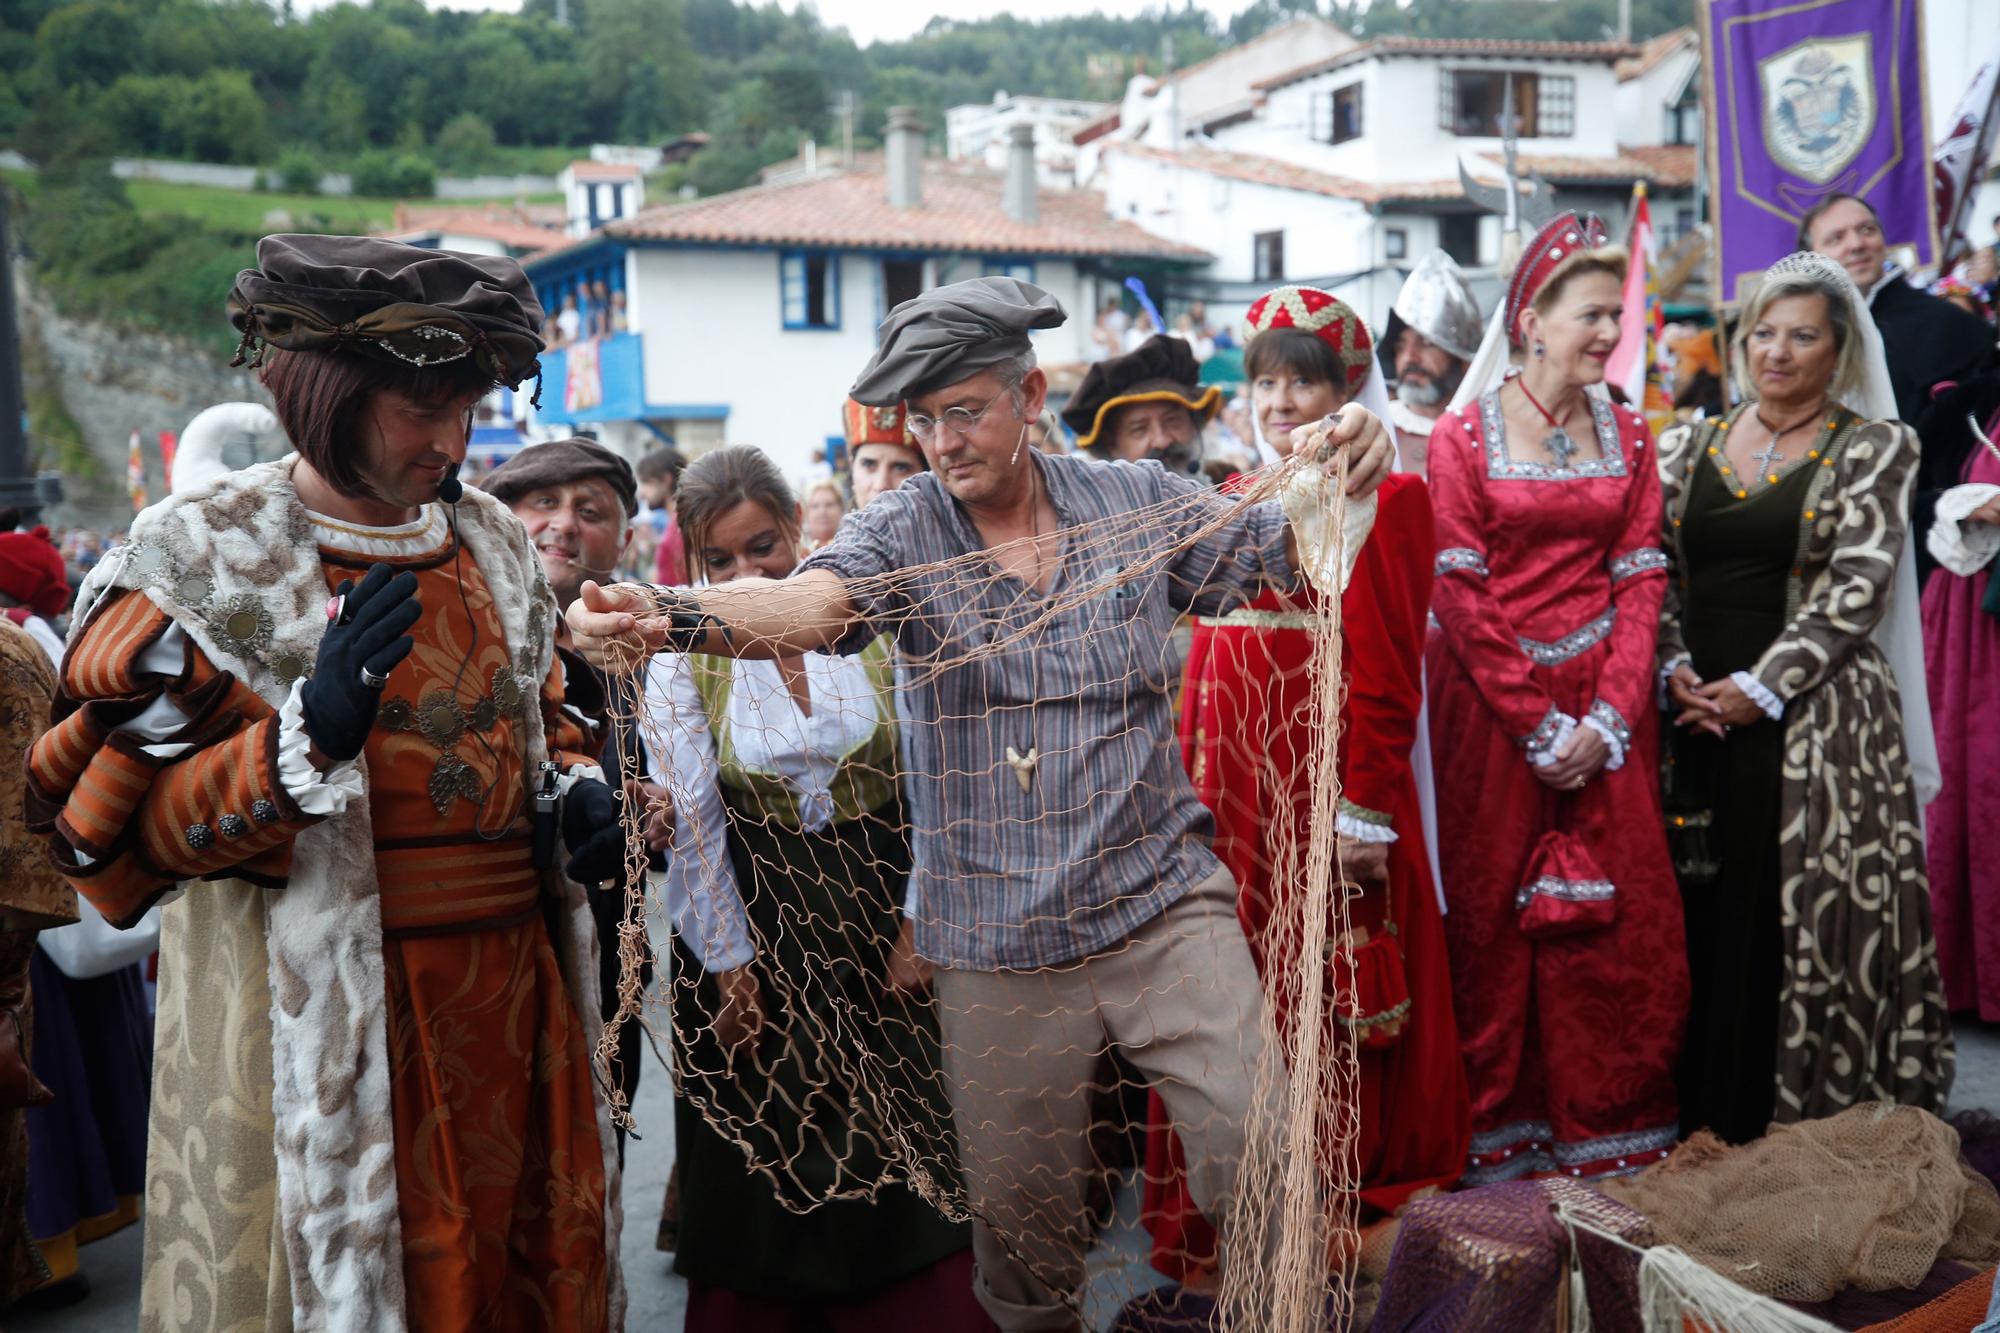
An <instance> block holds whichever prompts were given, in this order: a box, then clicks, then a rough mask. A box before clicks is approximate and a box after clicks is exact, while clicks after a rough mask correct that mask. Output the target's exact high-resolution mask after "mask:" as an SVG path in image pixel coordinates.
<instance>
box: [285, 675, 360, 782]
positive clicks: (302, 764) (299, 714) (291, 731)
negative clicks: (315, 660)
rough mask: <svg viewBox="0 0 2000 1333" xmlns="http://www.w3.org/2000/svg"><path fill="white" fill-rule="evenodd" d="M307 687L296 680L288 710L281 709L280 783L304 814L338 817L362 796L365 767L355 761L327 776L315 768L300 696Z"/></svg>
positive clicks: (336, 767)
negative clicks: (362, 769)
mask: <svg viewBox="0 0 2000 1333" xmlns="http://www.w3.org/2000/svg"><path fill="white" fill-rule="evenodd" d="M304 688H305V680H304V679H303V678H301V679H299V680H295V681H293V682H292V692H291V693H290V694H288V695H286V696H285V704H284V707H282V708H280V709H279V710H278V781H280V782H282V783H284V784H285V794H286V795H287V796H289V797H291V798H292V803H293V804H295V805H297V806H298V807H299V811H300V813H302V814H308V815H337V814H340V813H342V812H343V811H345V810H346V809H347V803H348V802H349V801H351V800H354V799H355V798H356V797H358V796H360V795H361V792H362V787H363V784H362V781H361V766H360V765H359V764H357V763H355V762H354V761H353V760H351V759H348V760H343V761H341V762H340V763H337V764H335V765H334V766H333V767H332V768H329V769H328V770H327V771H326V772H324V773H321V772H320V771H319V770H317V769H315V768H314V767H313V766H312V759H311V758H310V757H309V755H308V751H310V750H311V748H312V737H310V736H308V735H306V714H305V705H304V704H303V703H302V702H301V697H302V696H301V693H300V692H301V691H302V690H304Z"/></svg>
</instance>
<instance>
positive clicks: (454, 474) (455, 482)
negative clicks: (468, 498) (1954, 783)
mask: <svg viewBox="0 0 2000 1333" xmlns="http://www.w3.org/2000/svg"><path fill="white" fill-rule="evenodd" d="M464 496H465V483H464V482H462V481H460V480H459V479H458V464H456V463H450V464H447V465H446V466H445V470H444V478H443V480H441V481H439V482H438V499H440V500H442V501H444V502H445V503H446V504H448V505H455V504H457V503H458V502H459V501H460V500H461V499H463V498H464Z"/></svg>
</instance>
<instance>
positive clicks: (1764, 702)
mask: <svg viewBox="0 0 2000 1333" xmlns="http://www.w3.org/2000/svg"><path fill="white" fill-rule="evenodd" d="M1729 678H1730V679H1731V680H1733V681H1735V682H1736V688H1737V689H1739V690H1741V691H1743V693H1745V694H1747V695H1749V696H1750V702H1751V703H1753V704H1756V705H1757V706H1758V707H1759V708H1761V709H1763V710H1764V716H1765V717H1768V718H1770V719H1771V720H1772V721H1773V722H1779V721H1782V720H1783V719H1784V716H1785V701H1784V700H1783V699H1780V698H1779V697H1778V696H1777V695H1775V694H1773V693H1771V692H1770V691H1769V690H1767V689H1765V688H1764V682H1763V681H1761V680H1758V679H1757V678H1756V677H1755V676H1753V675H1751V674H1750V673H1749V672H1747V671H1732V672H1730V673H1729Z"/></svg>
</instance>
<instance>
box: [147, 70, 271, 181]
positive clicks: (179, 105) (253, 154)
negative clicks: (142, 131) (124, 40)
mask: <svg viewBox="0 0 2000 1333" xmlns="http://www.w3.org/2000/svg"><path fill="white" fill-rule="evenodd" d="M159 82H161V83H164V84H173V83H174V82H176V81H175V80H172V79H162V80H159ZM161 116H162V123H161V131H162V133H163V134H164V136H165V137H166V139H167V140H168V141H169V142H170V143H172V144H173V146H174V147H173V151H174V152H175V153H176V154H178V155H179V156H181V157H186V158H190V159H192V160H194V161H197V162H259V161H262V160H263V158H264V154H265V150H266V143H267V136H266V132H265V125H264V101H263V99H262V98H260V97H259V96H258V95H257V90H256V88H255V87H254V86H252V84H251V82H250V76H249V75H248V74H247V73H245V72H244V71H242V70H240V69H231V70H210V71H209V72H208V73H206V74H204V75H202V76H201V77H200V78H199V79H197V80H195V81H194V83H193V84H191V85H188V86H187V87H186V88H185V89H184V90H183V91H181V92H180V93H179V94H178V95H176V96H174V97H172V98H170V99H169V100H168V101H167V103H166V105H165V107H164V108H163V110H162V113H161Z"/></svg>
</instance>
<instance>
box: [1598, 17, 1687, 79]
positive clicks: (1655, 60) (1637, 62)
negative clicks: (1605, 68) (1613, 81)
mask: <svg viewBox="0 0 2000 1333" xmlns="http://www.w3.org/2000/svg"><path fill="white" fill-rule="evenodd" d="M1699 44H1700V39H1699V38H1697V37H1696V36H1695V31H1694V29H1693V28H1675V29H1674V30H1673V31H1672V32H1663V33H1661V34H1660V35H1659V36H1658V37H1654V38H1651V39H1649V40H1647V41H1645V42H1643V43H1641V44H1640V46H1639V54H1637V55H1635V56H1630V57H1627V58H1626V59H1624V60H1621V61H1619V62H1618V64H1617V66H1616V68H1617V73H1618V82H1620V83H1625V82H1627V81H1628V80H1631V79H1636V78H1638V77H1639V76H1640V75H1642V74H1644V73H1646V72H1647V71H1649V70H1651V69H1652V68H1653V67H1654V66H1655V65H1657V64H1659V63H1660V62H1661V61H1662V60H1665V59H1666V58H1667V57H1668V56H1670V55H1672V54H1674V52H1676V51H1678V50H1680V49H1681V48H1682V47H1683V46H1696V45H1699Z"/></svg>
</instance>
